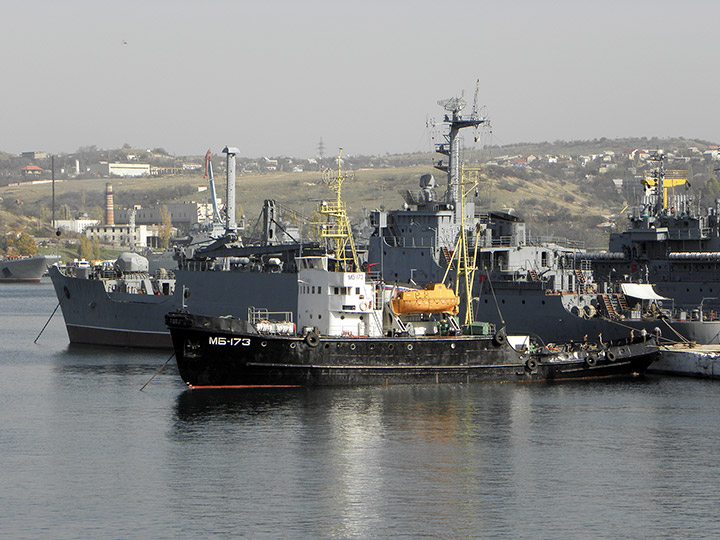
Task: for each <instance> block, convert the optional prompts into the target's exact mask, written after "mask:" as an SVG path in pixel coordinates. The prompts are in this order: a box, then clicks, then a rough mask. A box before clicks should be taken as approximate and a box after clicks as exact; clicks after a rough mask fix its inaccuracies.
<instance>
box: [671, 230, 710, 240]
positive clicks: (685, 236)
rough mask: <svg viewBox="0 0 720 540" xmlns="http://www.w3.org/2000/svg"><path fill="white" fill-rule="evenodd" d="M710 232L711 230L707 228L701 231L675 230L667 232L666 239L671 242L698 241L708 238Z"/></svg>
mask: <svg viewBox="0 0 720 540" xmlns="http://www.w3.org/2000/svg"><path fill="white" fill-rule="evenodd" d="M710 232H711V229H710V228H709V227H704V228H702V229H680V230H678V229H675V230H669V231H668V237H669V238H670V239H671V240H699V239H701V238H708V237H709V236H710Z"/></svg>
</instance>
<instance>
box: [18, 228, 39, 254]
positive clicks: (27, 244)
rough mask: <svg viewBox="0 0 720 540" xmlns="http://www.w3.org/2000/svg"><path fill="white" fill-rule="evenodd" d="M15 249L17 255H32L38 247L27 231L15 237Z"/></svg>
mask: <svg viewBox="0 0 720 540" xmlns="http://www.w3.org/2000/svg"><path fill="white" fill-rule="evenodd" d="M15 249H16V250H17V252H18V254H19V255H22V256H31V257H32V256H34V255H37V251H38V247H37V244H36V243H35V240H34V239H33V237H32V236H30V235H29V234H28V233H26V232H23V233H20V236H18V237H17V238H16V239H15Z"/></svg>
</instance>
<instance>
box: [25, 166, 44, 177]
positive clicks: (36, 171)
mask: <svg viewBox="0 0 720 540" xmlns="http://www.w3.org/2000/svg"><path fill="white" fill-rule="evenodd" d="M20 172H22V175H23V177H25V178H35V177H37V176H40V175H41V174H42V173H43V170H42V169H41V168H40V167H38V166H37V165H26V166H25V167H23V168H22V169H20Z"/></svg>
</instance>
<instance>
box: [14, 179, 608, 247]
mask: <svg viewBox="0 0 720 540" xmlns="http://www.w3.org/2000/svg"><path fill="white" fill-rule="evenodd" d="M426 172H433V171H432V170H431V169H430V168H429V167H425V166H416V167H397V168H387V169H380V170H378V169H363V170H358V171H354V175H355V178H354V179H353V180H350V181H348V182H346V183H345V184H344V186H343V198H344V200H345V201H346V202H347V204H348V207H349V213H350V216H351V218H352V219H353V221H354V222H359V221H361V220H362V218H363V217H364V216H365V215H366V213H367V212H368V211H370V210H374V209H379V208H381V207H385V208H387V209H394V208H399V207H400V206H402V204H403V198H402V193H403V192H404V191H405V190H411V191H417V190H418V189H419V187H418V179H419V177H420V175H421V174H424V173H426ZM435 173H438V172H437V171H435ZM435 176H436V179H437V180H438V184H439V185H440V191H442V190H443V189H444V178H443V177H442V173H438V174H435ZM237 180H238V181H237V194H236V196H237V215H238V216H240V215H245V216H246V224H247V226H248V227H249V228H252V227H253V225H254V224H255V221H256V220H257V217H258V215H259V213H260V211H261V209H262V205H263V201H264V200H265V199H268V198H273V199H275V200H276V201H278V202H279V203H281V204H282V205H285V206H287V207H290V208H291V209H293V210H295V211H296V212H299V213H301V214H304V215H306V216H310V215H312V214H313V212H314V211H315V207H316V204H317V201H319V200H322V199H329V198H332V194H331V193H330V191H329V190H328V188H327V186H326V185H325V184H324V183H323V182H322V181H321V180H320V178H319V174H318V173H317V172H303V173H264V174H257V173H256V174H245V175H241V176H238V179H237ZM106 182H107V180H106V179H85V180H67V181H63V182H56V186H55V201H56V217H57V218H58V219H60V218H63V217H65V215H66V213H70V214H73V215H75V214H77V213H78V212H81V213H87V214H89V215H90V216H93V217H98V218H99V217H102V211H103V210H102V209H103V207H104V197H105V195H104V194H105V184H106ZM112 184H113V191H114V198H115V204H116V206H118V207H128V206H130V205H132V204H141V205H144V206H151V205H154V204H158V203H168V202H188V201H197V202H205V201H206V200H207V197H208V193H209V192H208V191H204V192H198V188H199V187H204V186H206V185H207V181H206V180H204V179H203V178H202V177H201V176H191V177H186V176H182V177H163V178H157V179H152V180H148V179H145V178H143V179H130V178H124V179H114V180H112ZM51 193H52V190H51V185H50V184H41V185H31V186H9V187H2V188H0V197H2V199H3V211H2V212H0V231H2V233H3V234H4V233H5V232H7V231H8V230H22V229H25V228H28V229H30V230H31V232H32V233H33V234H40V233H39V232H38V230H39V228H40V225H41V224H42V223H44V224H49V221H50V214H51V210H50V209H51V200H52V195H51ZM218 194H219V196H221V197H222V198H223V199H224V195H225V193H224V188H222V189H219V193H218ZM477 205H478V208H480V209H486V210H489V209H491V208H492V209H507V208H512V209H514V210H515V211H516V212H517V213H518V214H520V215H522V216H524V217H526V218H527V219H528V221H529V223H530V227H531V229H533V234H535V235H540V234H542V235H548V234H561V235H562V236H565V237H570V238H573V239H586V240H588V241H589V242H591V243H593V244H596V245H602V243H603V238H604V234H603V233H602V232H601V231H596V230H594V226H595V225H597V224H598V223H600V222H602V221H604V218H602V215H603V214H608V213H612V212H613V211H615V212H616V211H617V210H619V209H620V208H621V207H618V208H615V207H614V206H608V205H607V204H606V203H605V202H604V201H598V200H594V199H593V197H592V196H591V195H590V194H588V193H584V192H583V191H582V190H581V189H580V188H579V187H578V186H577V185H574V184H572V183H569V182H563V181H561V180H558V179H555V178H549V177H546V178H540V179H532V180H528V179H522V178H519V177H516V176H511V175H499V174H498V173H497V171H492V170H489V171H488V178H487V179H486V180H485V181H484V183H483V184H482V185H481V187H480V189H479V190H478V197H477ZM616 206H617V205H616ZM46 234H47V231H46Z"/></svg>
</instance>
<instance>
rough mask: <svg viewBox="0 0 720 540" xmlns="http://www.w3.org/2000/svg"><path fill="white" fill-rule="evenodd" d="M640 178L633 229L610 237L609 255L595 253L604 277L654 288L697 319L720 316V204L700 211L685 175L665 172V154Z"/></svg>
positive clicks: (594, 259)
mask: <svg viewBox="0 0 720 540" xmlns="http://www.w3.org/2000/svg"><path fill="white" fill-rule="evenodd" d="M653 159H654V161H655V162H656V167H654V168H653V170H652V171H650V172H649V173H647V174H646V175H645V176H644V178H642V179H641V185H642V189H643V196H642V199H641V200H640V201H639V202H638V204H637V205H636V206H635V208H633V209H632V212H631V213H630V214H629V215H628V220H629V227H628V228H627V229H626V230H625V231H623V232H619V233H613V234H611V235H610V242H609V249H608V251H607V252H606V253H590V254H588V255H589V258H590V260H591V261H592V266H593V270H594V271H595V273H596V274H597V275H599V276H606V277H607V278H608V279H618V278H619V277H621V276H628V277H630V278H634V279H642V280H644V281H647V282H650V283H654V284H655V287H656V289H657V291H658V292H659V293H660V294H662V295H663V296H666V297H668V298H671V299H672V302H674V305H675V306H676V307H680V308H683V310H684V311H686V312H687V313H688V315H689V316H690V317H692V318H695V319H698V320H699V319H701V318H702V319H708V318H710V319H715V318H717V317H719V316H720V217H719V216H720V200H715V204H714V205H713V206H711V207H701V206H700V202H699V198H698V197H695V196H694V194H693V191H692V190H691V187H690V184H689V183H688V181H687V173H686V172H685V171H672V170H668V171H666V170H665V165H664V162H665V155H664V154H663V153H662V152H657V153H655V155H654V156H653Z"/></svg>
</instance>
